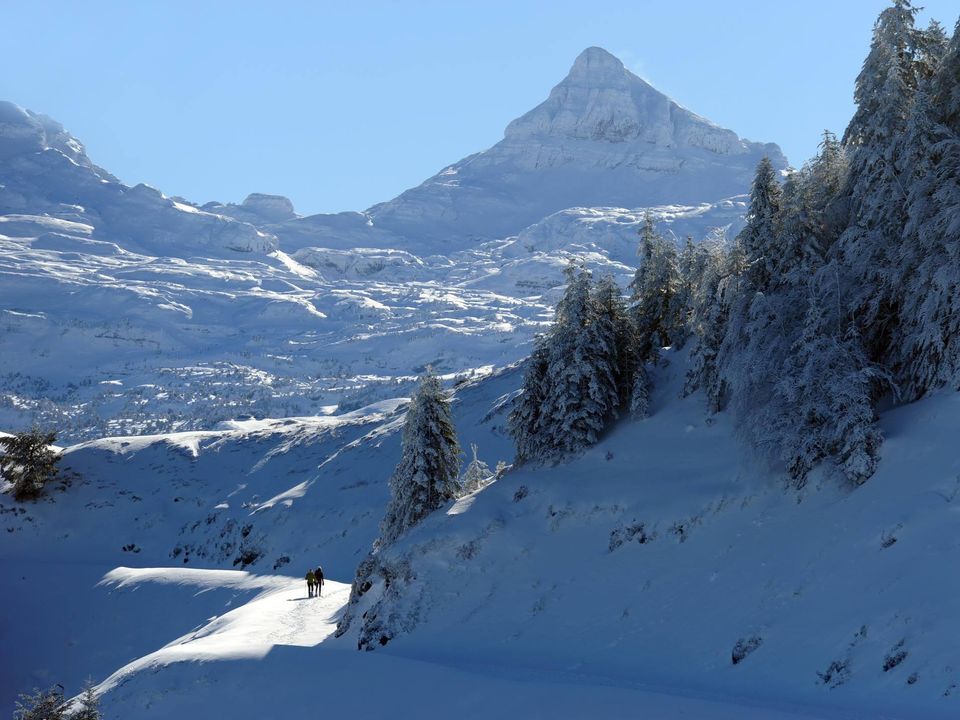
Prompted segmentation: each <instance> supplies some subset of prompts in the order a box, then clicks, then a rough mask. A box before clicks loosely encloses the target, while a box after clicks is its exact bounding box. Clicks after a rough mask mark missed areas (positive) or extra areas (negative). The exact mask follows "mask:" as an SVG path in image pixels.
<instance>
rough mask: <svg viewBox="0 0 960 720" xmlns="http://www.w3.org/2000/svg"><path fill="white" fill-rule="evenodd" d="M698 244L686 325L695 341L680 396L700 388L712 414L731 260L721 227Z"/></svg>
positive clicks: (719, 387)
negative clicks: (691, 301) (688, 321)
mask: <svg viewBox="0 0 960 720" xmlns="http://www.w3.org/2000/svg"><path fill="white" fill-rule="evenodd" d="M699 247H700V248H701V250H700V254H699V262H698V263H697V264H696V266H695V268H696V274H695V276H694V278H695V282H696V288H697V290H696V292H695V294H694V297H693V303H692V308H691V313H690V323H691V325H690V327H691V332H692V333H693V335H694V337H695V338H696V344H695V345H694V348H693V350H692V351H691V353H690V359H691V367H690V370H689V371H688V373H687V380H686V384H685V385H684V395H689V394H691V393H693V392H694V391H696V390H703V392H704V394H705V395H706V397H707V406H708V409H709V411H710V412H711V413H716V412H719V411H720V410H721V409H722V407H723V402H724V398H725V396H726V388H725V383H724V381H723V377H722V374H721V369H720V366H719V362H718V357H719V354H720V347H721V345H722V343H723V338H724V336H725V335H726V331H727V319H728V316H729V310H730V308H729V302H728V299H727V294H726V291H727V290H728V289H729V285H728V283H727V279H728V276H729V274H730V272H731V270H732V268H733V263H732V261H731V257H730V253H728V252H727V249H726V238H725V236H724V232H723V230H722V229H716V230H714V231H713V232H712V233H711V235H710V236H709V237H708V238H707V239H706V240H705V241H704V242H703V243H701V245H700V246H699Z"/></svg>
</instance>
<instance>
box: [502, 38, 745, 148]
mask: <svg viewBox="0 0 960 720" xmlns="http://www.w3.org/2000/svg"><path fill="white" fill-rule="evenodd" d="M545 136H546V137H547V138H549V137H551V136H553V137H559V138H563V139H576V140H588V141H590V140H592V141H598V140H599V141H605V142H607V143H629V144H631V145H632V144H633V143H642V144H643V145H652V146H654V148H678V147H696V148H702V149H705V150H708V151H711V152H714V153H718V154H721V155H729V154H740V153H743V152H746V150H747V143H745V142H743V141H741V140H740V138H739V137H738V136H737V134H736V133H734V132H733V131H731V130H725V129H723V128H720V127H718V126H716V125H714V124H713V123H711V122H710V121H709V120H706V119H704V118H702V117H700V116H699V115H696V114H694V113H692V112H690V111H689V110H686V109H685V108H683V107H681V106H680V105H678V104H677V103H675V102H674V101H673V100H671V99H670V98H669V97H667V96H666V95H664V94H663V93H661V92H660V91H658V90H657V89H656V88H654V87H653V86H651V85H650V84H649V83H647V82H646V81H644V80H642V79H641V78H639V77H637V76H636V75H634V74H633V73H632V72H630V71H629V70H627V68H626V67H624V64H623V63H622V62H621V61H620V60H619V59H617V58H616V57H614V56H613V55H611V54H610V53H608V52H607V51H606V50H604V49H603V48H599V47H590V48H587V49H586V50H584V51H583V52H582V53H580V55H579V56H578V57H577V59H576V60H575V61H574V63H573V67H572V68H571V69H570V72H569V73H568V74H567V76H566V77H565V78H564V79H563V81H562V82H560V84H558V85H557V86H556V87H554V88H553V90H552V91H551V93H550V97H548V98H547V100H546V101H544V102H543V103H541V104H540V105H538V106H537V107H535V108H534V109H533V110H531V111H530V112H528V113H526V114H525V115H523V116H522V117H520V118H517V119H516V120H514V121H513V122H512V123H510V125H509V126H508V127H507V130H506V133H505V137H506V139H507V140H508V141H510V142H524V141H526V142H529V141H530V140H536V139H540V140H543V139H545ZM615 152H617V153H618V154H622V153H623V152H624V151H623V150H617V151H615ZM631 152H632V150H631Z"/></svg>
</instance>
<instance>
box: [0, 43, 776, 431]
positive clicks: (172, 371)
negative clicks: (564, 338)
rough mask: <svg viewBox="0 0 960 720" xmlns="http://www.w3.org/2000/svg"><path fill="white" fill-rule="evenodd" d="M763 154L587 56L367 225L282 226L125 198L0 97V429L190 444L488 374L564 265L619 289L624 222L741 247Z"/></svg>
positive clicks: (212, 209) (517, 348) (263, 208)
mask: <svg viewBox="0 0 960 720" xmlns="http://www.w3.org/2000/svg"><path fill="white" fill-rule="evenodd" d="M763 153H770V154H771V155H772V156H773V157H774V159H775V162H776V163H777V164H778V166H783V164H784V163H785V161H784V160H783V158H782V156H781V155H780V153H779V150H778V149H777V148H776V146H772V145H763V146H761V145H757V144H753V143H748V142H746V141H742V140H740V139H739V138H738V137H737V136H736V135H735V134H734V133H733V132H731V131H729V130H723V129H720V128H718V127H716V126H714V125H712V124H711V123H709V122H708V121H706V120H704V119H703V118H700V117H698V116H696V115H694V114H693V113H691V112H689V111H687V110H685V109H683V108H681V107H679V106H678V105H676V104H675V103H673V102H672V101H670V100H669V99H668V98H666V97H665V96H663V95H662V94H660V93H658V92H657V91H656V90H654V89H653V88H651V87H650V86H649V85H647V84H646V83H644V82H643V81H642V80H640V79H639V78H637V77H635V76H633V75H632V74H630V73H629V72H628V71H627V70H626V69H625V68H624V67H623V65H622V64H621V63H620V62H619V61H618V60H616V59H615V58H613V57H612V56H610V55H609V54H607V53H606V52H605V51H602V50H600V49H598V48H591V49H589V50H587V51H585V52H584V53H583V54H582V55H581V56H580V58H578V59H577V61H576V62H575V64H574V67H573V69H572V70H571V72H570V74H569V76H568V77H567V78H566V79H565V80H564V81H563V82H561V83H560V84H559V85H558V86H557V87H556V88H554V90H553V92H552V93H551V95H550V98H549V99H548V100H547V101H546V102H545V103H543V104H542V105H540V106H538V107H537V108H536V109H534V110H533V111H531V112H530V113H528V114H527V115H525V116H523V117H522V118H520V119H518V120H516V121H515V122H514V123H512V124H511V125H510V126H509V127H508V129H507V132H506V137H505V139H504V140H503V141H502V142H501V143H498V144H497V145H496V146H495V147H493V148H491V149H489V150H487V151H484V152H482V153H479V154H477V155H475V156H472V157H471V158H468V159H467V160H464V161H461V162H460V163H457V164H455V165H454V166H451V168H453V169H448V170H446V171H444V172H443V173H441V174H440V175H439V176H437V178H434V179H431V180H428V181H427V182H426V183H425V184H424V185H423V186H421V187H420V188H415V189H413V190H410V191H409V192H407V193H404V194H403V195H401V196H400V197H398V198H396V199H395V200H393V201H390V202H388V203H385V204H382V205H379V206H377V207H375V208H372V209H371V210H370V211H368V212H367V213H341V214H338V215H318V216H312V217H300V216H298V215H297V214H296V212H295V210H294V208H293V206H292V204H291V203H290V201H289V200H287V199H286V198H282V197H278V196H271V195H264V194H259V193H254V194H252V195H250V196H249V197H248V198H247V199H246V200H245V201H244V202H243V203H242V204H239V205H237V204H231V203H217V202H211V203H207V204H205V205H202V206H201V205H198V204H192V203H190V202H189V201H187V200H184V199H182V198H168V197H166V196H164V195H163V194H162V193H160V192H159V191H158V190H155V189H153V188H150V187H148V186H145V185H138V186H136V187H128V186H126V185H124V184H123V183H121V182H120V181H119V180H117V178H115V177H113V176H112V175H110V174H109V173H108V172H107V171H106V170H104V169H102V168H100V167H98V166H96V165H95V164H94V163H93V162H92V161H91V160H90V159H89V158H88V157H87V156H86V154H85V151H84V148H83V145H82V144H81V143H80V141H79V140H77V139H76V138H74V137H73V136H71V135H70V134H69V133H68V132H67V131H66V130H64V128H63V127H62V126H60V125H59V124H58V123H56V122H55V121H53V120H51V119H49V118H46V117H44V116H42V115H38V114H36V113H32V112H30V111H26V110H23V109H21V108H19V107H17V106H16V105H13V104H11V103H9V102H6V103H2V104H0V321H2V325H0V327H2V329H3V332H2V333H0V353H2V355H3V359H4V362H3V365H2V367H0V427H3V428H8V429H16V428H18V427H22V426H26V425H29V424H30V423H33V422H37V423H40V424H41V425H43V426H45V427H51V428H56V430H57V431H58V432H59V433H60V435H61V437H62V438H64V439H66V440H68V441H77V440H82V439H90V438H95V437H102V436H104V435H117V434H132V433H137V434H140V433H149V432H170V431H176V430H199V429H205V428H208V427H210V426H211V425H212V424H213V423H216V422H219V421H221V420H226V419H231V418H235V417H247V416H250V415H253V416H256V417H283V416H296V415H312V414H318V413H320V412H323V411H324V408H326V407H328V406H331V405H336V404H338V403H340V402H344V404H345V405H344V406H349V407H357V406H359V405H361V404H365V403H366V402H368V401H369V400H371V399H374V398H377V397H380V398H383V397H390V396H393V395H396V394H397V393H398V389H397V386H398V384H399V385H400V386H401V390H400V392H402V387H403V384H404V383H406V382H408V381H409V380H410V378H411V377H412V376H414V375H415V374H417V373H418V372H420V371H421V370H422V369H423V367H425V366H426V365H427V364H432V365H433V366H434V367H436V368H437V369H438V370H439V371H441V372H446V373H450V372H463V373H470V372H472V371H476V370H477V369H479V368H486V367H489V366H504V365H506V364H509V363H511V362H514V361H516V360H518V359H520V358H521V357H523V356H525V355H526V354H527V352H528V351H529V347H530V342H531V339H532V337H533V336H534V334H535V333H537V332H539V331H540V330H542V328H543V326H544V323H545V322H546V321H547V320H548V319H549V318H550V316H551V313H552V307H553V304H554V302H555V299H556V290H555V288H556V287H557V286H558V285H559V284H560V283H561V282H562V270H563V268H564V266H565V265H566V264H567V263H568V262H569V260H570V259H571V258H573V257H576V258H578V259H579V260H581V261H585V262H586V263H587V264H588V266H589V267H591V268H593V269H594V270H596V271H597V272H598V274H601V275H602V274H607V273H609V274H612V275H614V276H615V277H616V278H617V279H618V281H620V283H621V284H624V283H625V282H626V280H627V278H628V277H629V275H630V273H632V271H633V268H634V265H635V262H636V252H635V250H636V244H637V238H636V230H637V227H638V225H639V224H640V222H641V220H642V216H643V208H652V212H653V213H654V215H655V216H656V217H657V218H658V219H659V220H660V221H661V222H662V228H663V229H664V230H665V231H667V232H669V233H672V234H673V236H674V237H675V238H676V239H677V240H678V241H682V240H683V238H684V237H685V236H687V235H690V236H692V237H693V238H694V239H695V240H700V239H701V238H703V237H704V236H705V235H706V234H707V233H708V232H709V231H710V230H711V229H714V228H725V229H727V230H729V231H730V232H731V233H733V232H736V231H737V230H738V229H739V228H740V227H741V226H742V222H743V213H744V209H745V202H744V196H743V195H742V193H744V192H746V190H747V188H748V184H749V179H750V175H751V173H752V168H753V165H754V164H755V163H756V160H757V159H758V158H759V156H760V155H761V154H763ZM454 170H455V173H454ZM601 180H602V181H601ZM618 206H619V207H618ZM623 208H633V209H623Z"/></svg>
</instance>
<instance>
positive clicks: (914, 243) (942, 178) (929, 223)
mask: <svg viewBox="0 0 960 720" xmlns="http://www.w3.org/2000/svg"><path fill="white" fill-rule="evenodd" d="M907 147H908V148H909V150H910V155H909V157H910V160H911V164H910V166H909V168H908V170H909V179H910V184H909V187H910V192H909V196H908V201H907V221H906V226H905V228H904V232H903V241H902V248H901V252H900V256H899V258H898V261H899V266H900V268H901V271H900V275H899V279H900V285H901V286H902V287H903V310H902V313H901V317H902V321H901V323H902V329H901V334H902V338H903V339H902V341H901V342H900V343H899V344H898V345H897V350H898V351H899V352H898V353H896V354H895V355H894V358H895V361H894V362H893V363H892V366H893V369H894V370H895V372H896V377H897V380H898V383H899V384H900V386H901V390H902V393H903V397H904V399H906V400H913V399H916V398H918V397H920V396H921V395H923V394H924V393H925V392H926V391H927V390H929V389H931V388H934V387H938V386H940V385H943V384H944V383H950V384H952V385H953V386H954V387H958V386H960V378H958V367H960V298H958V293H960V271H958V269H957V268H960V248H958V243H957V238H958V237H960V23H958V25H957V29H956V30H955V31H954V34H953V38H952V39H951V41H950V44H949V46H948V47H947V49H946V52H945V53H944V54H943V57H942V59H941V61H940V64H939V66H938V68H937V71H936V73H935V74H934V75H933V76H932V77H931V79H930V82H929V84H928V85H926V86H925V87H923V88H922V89H921V91H920V92H918V94H917V100H916V103H915V106H914V109H913V113H912V114H911V123H910V128H909V130H908V134H907Z"/></svg>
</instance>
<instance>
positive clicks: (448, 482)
mask: <svg viewBox="0 0 960 720" xmlns="http://www.w3.org/2000/svg"><path fill="white" fill-rule="evenodd" d="M459 475H460V446H459V445H458V444H457V436H456V432H455V430H454V427H453V419H452V418H451V415H450V404H449V401H448V400H447V398H446V395H445V393H444V392H443V389H442V388H441V386H440V379H439V378H438V377H437V376H436V375H434V374H433V372H431V371H430V370H427V373H426V374H425V375H424V376H423V377H422V378H421V380H420V387H419V389H418V390H417V393H416V395H415V396H414V398H413V400H412V402H411V403H410V407H409V409H408V410H407V418H406V421H405V423H404V426H403V439H402V447H401V456H400V462H399V463H398V464H397V467H396V469H395V470H394V472H393V476H392V477H391V478H390V502H389V504H388V505H387V511H386V515H385V517H384V519H383V522H381V524H380V541H381V543H382V544H390V543H392V542H393V541H394V540H396V539H397V538H398V537H400V536H401V535H402V534H403V533H405V532H406V531H407V530H409V529H410V528H412V527H413V526H414V525H417V524H418V523H419V522H420V521H421V520H423V518H425V517H426V516H427V515H429V514H430V513H432V512H433V511H434V510H436V509H438V508H440V507H441V506H442V505H443V504H444V503H446V502H448V501H450V500H452V499H454V498H456V497H457V495H458V493H459V490H460V485H459V482H458V478H459Z"/></svg>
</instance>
